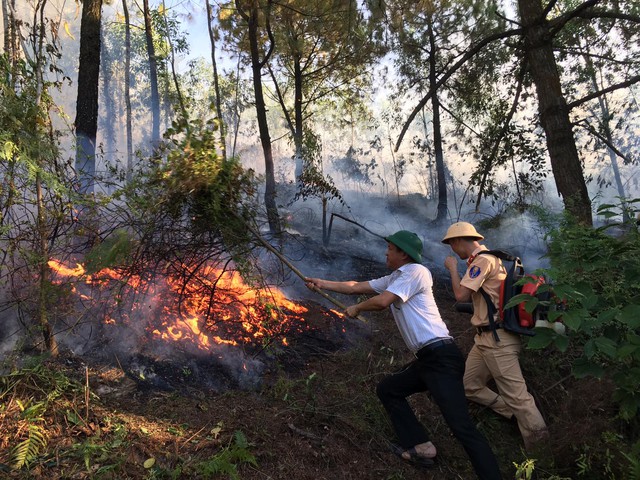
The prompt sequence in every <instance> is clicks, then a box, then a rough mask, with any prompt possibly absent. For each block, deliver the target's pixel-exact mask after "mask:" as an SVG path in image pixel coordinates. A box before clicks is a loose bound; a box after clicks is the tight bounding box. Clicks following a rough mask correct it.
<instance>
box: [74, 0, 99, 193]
mask: <svg viewBox="0 0 640 480" xmlns="http://www.w3.org/2000/svg"><path fill="white" fill-rule="evenodd" d="M101 15H102V0H85V1H84V2H83V4H82V21H81V26H80V62H79V65H78V99H77V104H76V120H75V129H76V141H77V146H76V172H77V174H78V176H79V191H80V193H82V194H90V193H93V189H94V181H95V168H96V165H95V162H96V157H95V154H96V135H97V131H98V81H99V76H100V22H101Z"/></svg>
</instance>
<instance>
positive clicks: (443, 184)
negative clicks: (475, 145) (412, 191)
mask: <svg viewBox="0 0 640 480" xmlns="http://www.w3.org/2000/svg"><path fill="white" fill-rule="evenodd" d="M428 21H429V88H430V89H433V96H432V97H431V108H432V109H433V148H434V154H435V157H436V174H437V178H438V213H437V215H436V222H442V221H444V220H446V218H447V208H448V205H447V181H446V178H445V172H444V153H443V151H442V130H441V128H440V101H439V100H438V92H437V90H436V89H435V87H436V83H437V78H436V76H437V71H436V69H437V64H436V48H437V47H436V40H435V37H434V33H433V19H432V18H431V17H430V16H429V20H428Z"/></svg>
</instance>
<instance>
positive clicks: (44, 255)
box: [28, 1, 100, 357]
mask: <svg viewBox="0 0 640 480" xmlns="http://www.w3.org/2000/svg"><path fill="white" fill-rule="evenodd" d="M46 4H47V2H46V1H43V2H42V3H41V4H40V9H39V10H40V11H39V12H38V13H39V15H40V22H39V26H38V28H37V32H36V26H35V25H34V34H36V36H37V41H36V37H34V47H35V51H34V57H35V59H36V65H35V73H36V79H37V83H36V105H37V106H38V109H39V110H40V109H42V106H41V105H40V102H41V100H42V93H43V90H44V74H43V69H44V63H43V60H44V55H45V54H44V41H45V35H46V33H45V21H44V10H45V7H46ZM83 20H84V18H83ZM99 33H100V27H99V23H98V40H99V39H100V36H99ZM98 51H99V49H98ZM99 64H100V62H99V61H98V65H99ZM97 90H98V86H97V84H96V94H97ZM38 113H39V115H38V116H32V118H29V119H28V120H31V121H33V122H35V123H36V125H35V128H34V131H37V130H38V128H42V127H39V126H38V123H40V121H41V120H42V118H38V117H39V116H40V115H41V114H42V112H38ZM47 122H48V117H47ZM96 122H97V119H96ZM43 123H46V122H42V123H40V125H42V124H43ZM36 160H37V162H38V169H37V171H36V202H37V217H36V218H37V220H36V232H37V235H38V250H39V252H38V253H39V255H40V265H39V276H40V279H39V280H40V281H39V289H38V307H37V317H38V323H39V325H40V329H41V331H42V337H43V340H44V345H45V348H46V350H47V351H48V352H49V353H50V354H51V355H52V356H53V357H56V356H57V355H58V353H59V351H58V342H57V340H56V337H55V335H54V333H53V329H52V327H51V323H50V322H49V315H48V312H47V293H46V292H47V290H48V288H49V285H50V276H49V263H48V262H49V253H50V252H49V232H48V228H47V222H46V206H45V202H44V196H43V186H42V173H41V172H42V170H43V158H42V157H40V156H38V157H37V158H36Z"/></svg>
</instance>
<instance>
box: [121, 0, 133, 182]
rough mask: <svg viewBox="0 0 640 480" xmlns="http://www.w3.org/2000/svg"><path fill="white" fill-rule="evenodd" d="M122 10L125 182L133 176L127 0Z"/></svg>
mask: <svg viewBox="0 0 640 480" xmlns="http://www.w3.org/2000/svg"><path fill="white" fill-rule="evenodd" d="M122 11H123V12H124V103H125V110H126V112H125V116H126V123H127V127H126V129H127V132H126V135H127V176H126V179H127V183H129V182H131V179H132V176H133V128H132V124H131V24H130V23H129V7H128V6H127V0H122Z"/></svg>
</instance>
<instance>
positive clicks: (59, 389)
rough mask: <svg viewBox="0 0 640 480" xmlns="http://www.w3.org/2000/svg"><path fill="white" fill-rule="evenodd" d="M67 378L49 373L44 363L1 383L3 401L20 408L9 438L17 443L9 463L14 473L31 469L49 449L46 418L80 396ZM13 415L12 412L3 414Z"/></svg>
mask: <svg viewBox="0 0 640 480" xmlns="http://www.w3.org/2000/svg"><path fill="white" fill-rule="evenodd" d="M80 388H81V387H79V386H77V385H74V384H73V383H72V382H71V381H70V380H69V379H68V378H67V377H66V376H65V375H64V374H62V373H61V372H56V371H52V370H49V369H47V368H46V367H44V366H43V365H42V364H41V363H37V364H36V365H34V366H33V367H27V368H24V369H23V370H19V371H14V372H12V373H10V374H9V375H6V376H3V377H2V378H1V382H0V401H2V403H4V402H5V400H6V399H8V398H11V404H12V405H17V407H18V408H19V418H18V419H17V428H16V429H15V431H14V432H12V434H10V435H9V434H7V435H9V440H10V441H11V442H12V443H14V446H13V447H12V449H11V452H10V463H11V465H12V467H13V468H14V469H21V468H23V467H29V465H30V464H32V463H33V462H35V461H37V459H38V458H39V457H40V455H42V454H43V453H44V451H45V449H46V447H47V435H48V434H47V429H46V424H45V419H44V417H45V414H46V413H47V412H48V411H49V410H50V409H51V408H52V407H53V405H54V404H55V403H56V402H57V401H59V400H60V399H61V398H62V397H63V396H64V395H65V394H67V393H68V392H76V393H77V392H78V391H79V389H80ZM4 413H6V414H11V412H10V411H7V412H4Z"/></svg>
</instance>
